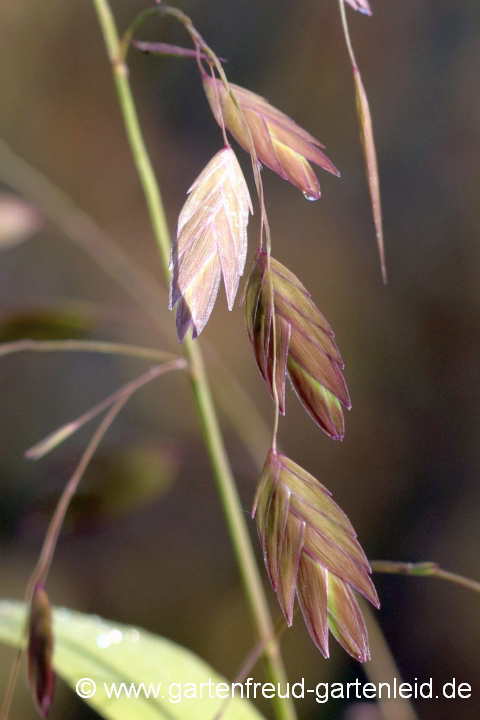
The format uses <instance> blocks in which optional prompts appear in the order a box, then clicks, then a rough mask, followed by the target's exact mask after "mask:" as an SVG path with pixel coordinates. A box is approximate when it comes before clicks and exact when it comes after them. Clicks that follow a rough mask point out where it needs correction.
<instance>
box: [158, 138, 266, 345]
mask: <svg viewBox="0 0 480 720" xmlns="http://www.w3.org/2000/svg"><path fill="white" fill-rule="evenodd" d="M188 192H189V194H190V196H189V198H188V199H187V201H186V202H185V204H184V206H183V208H182V210H181V212H180V217H179V218H178V224H177V233H176V238H175V239H174V241H173V245H172V255H171V260H170V269H171V270H173V273H172V279H171V283H170V295H169V307H170V310H171V309H172V308H173V307H174V306H175V305H177V303H178V306H177V319H176V321H177V334H178V337H179V340H180V341H181V342H183V339H184V337H185V335H186V333H187V331H188V328H189V327H190V325H191V326H192V337H193V338H196V337H197V336H198V335H200V333H201V332H202V330H203V328H204V327H205V325H206V323H207V321H208V318H209V317H210V313H211V312H212V309H213V305H214V304H215V300H216V297H217V293H218V287H219V284H220V278H221V277H222V276H223V281H224V284H225V291H226V294H227V303H228V308H229V310H231V309H232V308H233V303H234V300H235V296H236V293H237V289H238V283H239V282H240V277H241V275H243V270H244V267H245V260H246V257H247V223H248V215H249V212H252V213H253V209H252V203H251V200H250V195H249V192H248V188H247V184H246V182H245V178H244V177H243V173H242V170H241V168H240V165H239V164H238V160H237V158H236V157H235V153H234V152H233V150H232V149H231V148H230V147H226V148H223V149H222V150H220V151H219V152H218V153H217V154H216V155H215V157H213V158H212V160H210V162H209V163H208V165H207V166H206V167H205V169H204V170H203V171H202V172H201V173H200V175H199V176H198V178H197V179H196V180H195V182H194V183H193V185H192V187H191V188H190V190H189V191H188Z"/></svg>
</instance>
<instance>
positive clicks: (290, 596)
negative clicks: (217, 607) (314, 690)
mask: <svg viewBox="0 0 480 720" xmlns="http://www.w3.org/2000/svg"><path fill="white" fill-rule="evenodd" d="M252 516H254V517H256V521H257V529H258V534H259V537H260V542H261V545H262V548H263V554H264V560H265V565H266V568H267V572H268V575H269V577H270V581H271V583H272V587H273V589H274V590H275V592H276V593H277V597H278V600H279V603H280V606H281V608H282V610H283V613H284V615H285V619H286V621H287V623H288V625H291V624H292V619H293V605H294V601H295V595H296V596H297V598H298V602H299V604H300V608H301V610H302V614H303V617H304V620H305V624H306V625H307V628H308V631H309V633H310V635H311V637H312V639H313V641H314V642H315V644H316V645H317V647H318V648H319V649H320V651H321V652H322V653H323V655H324V656H325V657H328V654H329V649H328V630H329V629H330V631H331V632H332V634H333V635H334V636H335V638H336V639H337V640H338V642H339V643H340V644H341V645H342V647H343V648H344V649H345V650H346V651H347V652H348V653H349V654H350V655H352V656H353V657H354V658H356V659H357V660H359V661H361V662H365V661H366V660H368V659H369V657H370V653H369V648H368V636H367V630H366V627H365V623H364V621H363V617H362V614H361V611H360V608H359V606H358V604H357V601H356V599H355V594H354V592H353V591H355V592H359V593H360V594H362V595H363V596H364V597H366V598H367V600H369V601H370V602H371V603H372V604H373V605H374V606H375V607H379V601H378V596H377V593H376V591H375V587H374V585H373V583H372V581H371V579H370V573H371V569H370V565H369V563H368V560H367V558H366V557H365V554H364V552H363V550H362V548H361V546H360V544H359V543H358V541H357V539H356V534H355V531H354V529H353V527H352V525H351V524H350V522H349V520H348V518H347V517H346V515H345V514H344V513H343V512H342V510H341V509H340V508H339V507H338V505H337V504H336V503H335V502H334V501H333V500H332V498H331V496H330V493H329V491H328V490H327V489H326V488H325V487H323V485H321V484H320V483H319V482H318V480H316V479H315V478H314V477H313V476H312V475H310V474H309V473H307V472H306V471H305V470H304V469H303V468H302V467H300V466H299V465H297V464H296V463H294V462H293V461H292V460H290V459H289V458H287V457H286V456H285V455H281V454H280V453H278V452H276V451H274V450H273V449H272V450H270V452H269V454H268V456H267V459H266V461H265V465H264V468H263V471H262V474H261V477H260V480H259V482H258V485H257V491H256V494H255V500H254V504H253V510H252Z"/></svg>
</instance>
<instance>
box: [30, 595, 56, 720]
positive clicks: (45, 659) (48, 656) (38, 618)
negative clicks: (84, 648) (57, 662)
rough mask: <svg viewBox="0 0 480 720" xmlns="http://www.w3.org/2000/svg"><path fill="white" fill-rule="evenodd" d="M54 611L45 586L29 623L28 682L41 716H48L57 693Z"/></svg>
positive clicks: (31, 613)
mask: <svg viewBox="0 0 480 720" xmlns="http://www.w3.org/2000/svg"><path fill="white" fill-rule="evenodd" d="M53 645H54V638H53V629H52V609H51V607H50V602H49V600H48V596H47V593H46V592H45V590H44V587H43V584H42V583H37V585H36V586H35V591H34V593H33V598H32V603H31V607H30V616H29V619H28V651H27V658H28V682H29V685H30V690H31V692H32V695H33V698H34V700H35V704H36V706H37V709H38V711H39V713H40V715H41V716H42V717H44V718H46V717H47V716H48V713H49V710H50V707H51V704H52V700H53V692H54V689H55V672H54V670H53V666H52V656H53Z"/></svg>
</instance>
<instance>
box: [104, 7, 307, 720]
mask: <svg viewBox="0 0 480 720" xmlns="http://www.w3.org/2000/svg"><path fill="white" fill-rule="evenodd" d="M93 3H94V6H95V9H96V11H97V15H98V19H99V22H100V25H101V29H102V32H103V36H104V40H105V44H106V47H107V52H108V55H109V58H110V61H111V63H112V67H113V73H114V79H115V85H116V89H117V94H118V99H119V103H120V107H121V111H122V114H123V118H124V122H125V128H126V131H127V136H128V140H129V142H130V146H131V149H132V153H133V156H134V160H135V163H136V166H137V170H138V173H139V177H140V180H141V183H142V185H143V189H144V193H145V197H146V201H147V205H148V209H149V212H150V217H151V221H152V227H153V230H154V234H155V239H156V241H157V244H158V247H159V251H160V255H161V259H162V264H163V268H164V271H165V275H166V278H167V281H169V279H170V273H169V270H168V265H169V259H170V246H171V242H170V234H169V231H168V225H167V221H166V217H165V212H164V209H163V203H162V199H161V195H160V190H159V187H158V184H157V181H156V178H155V174H154V171H153V168H152V165H151V162H150V158H149V156H148V153H147V150H146V147H145V144H144V141H143V137H142V133H141V129H140V125H139V122H138V117H137V113H136V110H135V105H134V101H133V97H132V94H131V90H130V85H129V82H128V77H127V73H126V69H125V66H124V64H123V62H119V61H118V58H119V51H120V43H119V38H118V32H117V28H116V25H115V22H114V19H113V16H112V13H111V10H110V6H109V3H108V1H107V0H93ZM184 350H185V354H186V356H187V358H188V360H189V363H190V367H191V382H192V389H193V393H194V396H195V401H196V405H197V411H198V415H199V418H200V422H201V425H202V430H203V434H204V439H205V444H206V446H207V450H208V453H209V456H210V461H211V464H212V468H213V471H214V475H215V479H216V482H217V487H218V490H219V494H220V498H221V501H222V504H223V509H224V513H225V516H226V520H227V524H228V528H229V531H230V536H231V539H232V543H233V547H234V550H235V554H236V557H237V562H238V565H239V569H240V572H241V576H242V581H243V585H244V589H245V593H246V595H247V598H248V601H249V606H250V611H251V614H252V616H253V621H254V625H255V628H256V633H257V635H258V636H259V639H261V640H264V641H265V643H266V644H265V662H266V669H267V675H268V677H269V679H270V680H271V681H272V682H274V683H280V684H281V685H284V684H285V682H286V675H285V670H284V667H283V662H282V659H281V656H280V652H279V648H278V643H277V640H276V638H275V631H274V627H273V623H272V620H271V617H270V612H269V609H268V605H267V601H266V597H265V594H264V590H263V586H262V581H261V578H260V573H259V570H258V567H257V564H256V561H255V555H254V552H253V549H252V545H251V542H250V538H249V534H248V529H247V526H246V522H245V517H244V514H243V510H242V506H241V503H240V499H239V497H238V492H237V489H236V486H235V481H234V478H233V475H232V471H231V468H230V464H229V461H228V457H227V454H226V451H225V447H224V443H223V438H222V435H221V432H220V427H219V424H218V419H217V415H216V412H215V408H214V405H213V401H212V397H211V392H210V386H209V383H208V379H207V375H206V371H205V366H204V362H203V357H202V354H201V350H200V347H199V345H198V342H193V341H192V340H191V339H190V338H189V337H186V338H185V343H184ZM273 702H274V703H275V712H276V716H277V718H278V719H279V720H293V719H294V718H295V717H296V715H295V710H294V707H293V704H292V702H291V700H289V699H283V700H280V699H279V698H275V699H274V701H273Z"/></svg>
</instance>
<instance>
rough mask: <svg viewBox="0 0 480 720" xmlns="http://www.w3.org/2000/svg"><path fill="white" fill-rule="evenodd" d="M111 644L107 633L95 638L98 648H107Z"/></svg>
mask: <svg viewBox="0 0 480 720" xmlns="http://www.w3.org/2000/svg"><path fill="white" fill-rule="evenodd" d="M111 644H112V641H111V640H110V638H109V637H108V635H105V634H103V635H99V636H98V638H97V645H98V647H99V648H108V647H110V645H111Z"/></svg>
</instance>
